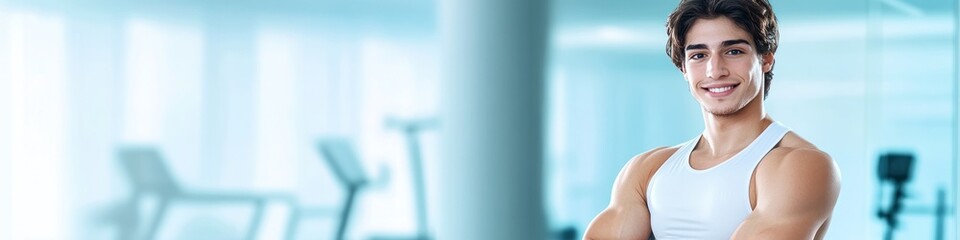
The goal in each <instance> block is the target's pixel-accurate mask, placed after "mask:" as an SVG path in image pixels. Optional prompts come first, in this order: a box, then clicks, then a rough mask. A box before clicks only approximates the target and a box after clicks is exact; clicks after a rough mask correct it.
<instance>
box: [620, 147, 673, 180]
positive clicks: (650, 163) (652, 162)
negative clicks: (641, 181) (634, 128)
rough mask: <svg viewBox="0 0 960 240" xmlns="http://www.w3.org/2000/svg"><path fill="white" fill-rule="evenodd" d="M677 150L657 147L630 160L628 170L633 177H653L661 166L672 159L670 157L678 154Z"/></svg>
mask: <svg viewBox="0 0 960 240" xmlns="http://www.w3.org/2000/svg"><path fill="white" fill-rule="evenodd" d="M677 149H679V147H677V146H672V147H657V148H653V149H650V150H648V151H646V152H644V153H641V154H637V155H635V156H633V157H632V158H630V161H628V162H627V165H626V168H627V169H628V172H629V173H630V174H631V175H633V174H638V175H642V176H648V175H652V174H653V172H654V171H656V170H657V169H659V168H660V166H661V165H663V163H664V162H666V161H667V159H669V158H670V156H672V155H673V154H674V153H676V152H677Z"/></svg>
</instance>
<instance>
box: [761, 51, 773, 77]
mask: <svg viewBox="0 0 960 240" xmlns="http://www.w3.org/2000/svg"><path fill="white" fill-rule="evenodd" d="M760 61H761V62H762V63H763V73H768V72H770V71H772V70H773V64H774V63H775V62H776V61H777V60H776V59H775V58H774V57H773V53H772V52H770V53H766V54H763V55H760Z"/></svg>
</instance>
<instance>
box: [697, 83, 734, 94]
mask: <svg viewBox="0 0 960 240" xmlns="http://www.w3.org/2000/svg"><path fill="white" fill-rule="evenodd" d="M737 86H740V83H717V84H709V85H705V86H703V87H700V88H701V89H703V90H706V91H707V92H708V94H710V95H711V96H717V97H719V96H726V95H727V94H729V93H730V92H732V91H733V89H735V88H737Z"/></svg>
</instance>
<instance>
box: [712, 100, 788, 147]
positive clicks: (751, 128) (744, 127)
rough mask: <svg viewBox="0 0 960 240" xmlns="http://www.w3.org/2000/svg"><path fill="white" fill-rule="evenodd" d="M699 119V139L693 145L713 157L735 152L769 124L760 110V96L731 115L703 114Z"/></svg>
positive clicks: (761, 101) (761, 106) (768, 118)
mask: <svg viewBox="0 0 960 240" xmlns="http://www.w3.org/2000/svg"><path fill="white" fill-rule="evenodd" d="M703 120H704V128H705V129H704V131H703V140H702V141H700V144H697V148H698V150H704V151H706V153H707V154H708V155H709V156H714V157H721V156H730V155H732V154H734V153H737V152H739V151H740V150H742V149H743V148H745V147H747V145H750V143H751V142H753V140H754V139H756V138H757V136H760V133H762V132H763V130H764V129H766V128H767V126H769V125H770V124H771V123H773V120H772V119H770V117H768V116H767V114H766V112H765V111H764V109H763V96H762V95H758V96H757V97H756V98H754V99H753V100H751V101H750V103H747V105H746V106H744V107H743V108H742V109H740V110H739V111H737V112H735V113H733V114H729V115H723V116H717V115H714V114H712V113H709V112H706V111H704V112H703Z"/></svg>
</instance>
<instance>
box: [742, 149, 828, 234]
mask: <svg viewBox="0 0 960 240" xmlns="http://www.w3.org/2000/svg"><path fill="white" fill-rule="evenodd" d="M756 184H757V206H756V208H755V209H754V211H753V212H752V213H751V214H750V215H749V216H748V217H747V219H746V220H745V221H744V222H743V224H741V226H740V228H738V230H737V231H736V233H735V234H734V238H733V239H738V240H739V239H770V238H777V239H812V238H813V236H815V235H816V233H817V231H818V230H819V229H821V226H822V225H823V224H824V222H826V220H827V219H829V218H830V215H831V214H832V213H833V207H834V205H835V204H836V201H837V197H838V195H839V191H840V176H839V170H837V167H836V164H835V163H834V162H833V160H832V159H830V158H829V156H827V155H826V154H823V153H822V152H819V151H816V152H812V151H801V152H798V153H797V154H790V155H787V156H785V159H783V161H781V162H780V163H778V164H776V165H773V166H772V168H769V169H765V171H758V173H757V182H756Z"/></svg>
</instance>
